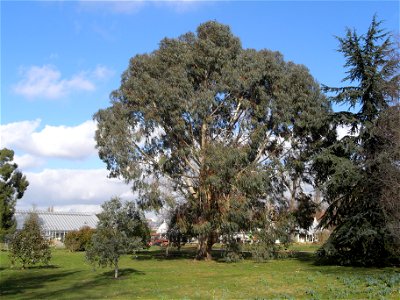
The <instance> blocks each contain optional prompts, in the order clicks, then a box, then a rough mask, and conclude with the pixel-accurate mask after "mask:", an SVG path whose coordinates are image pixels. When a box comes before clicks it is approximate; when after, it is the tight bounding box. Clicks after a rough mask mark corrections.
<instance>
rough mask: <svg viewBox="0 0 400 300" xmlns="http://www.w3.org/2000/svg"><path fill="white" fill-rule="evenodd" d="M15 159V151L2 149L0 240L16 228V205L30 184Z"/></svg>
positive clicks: (0, 159)
mask: <svg viewBox="0 0 400 300" xmlns="http://www.w3.org/2000/svg"><path fill="white" fill-rule="evenodd" d="M13 159H14V151H12V150H10V149H7V148H4V149H1V150H0V241H1V240H3V239H4V237H5V235H6V234H11V233H13V231H14V230H15V226H16V222H15V219H14V213H15V205H16V202H17V200H18V199H21V198H22V196H23V195H24V192H25V190H26V188H27V187H28V185H29V183H28V181H27V180H26V177H25V176H24V175H23V174H22V173H21V172H20V171H19V170H18V166H17V164H16V163H13Z"/></svg>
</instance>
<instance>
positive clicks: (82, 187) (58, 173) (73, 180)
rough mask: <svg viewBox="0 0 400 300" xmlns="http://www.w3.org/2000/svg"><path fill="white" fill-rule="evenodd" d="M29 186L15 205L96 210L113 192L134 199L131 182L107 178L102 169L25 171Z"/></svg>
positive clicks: (23, 207) (26, 207) (115, 194)
mask: <svg viewBox="0 0 400 300" xmlns="http://www.w3.org/2000/svg"><path fill="white" fill-rule="evenodd" d="M24 174H25V175H26V177H27V179H28V181H29V187H28V189H27V190H26V192H25V195H24V196H23V198H22V199H21V200H19V201H18V202H17V209H29V208H31V207H32V206H33V205H35V206H36V207H37V208H38V209H45V208H47V207H50V206H54V207H55V209H56V210H64V211H68V210H75V211H98V210H99V208H100V205H101V204H102V203H103V202H105V201H107V200H109V199H110V198H111V197H114V196H121V197H122V198H125V199H128V198H130V199H133V194H132V192H130V186H128V185H127V184H125V183H124V182H123V181H121V180H118V179H115V178H113V179H110V178H107V175H108V171H107V170H105V169H89V170H71V169H45V170H43V171H41V172H39V173H33V172H25V173H24Z"/></svg>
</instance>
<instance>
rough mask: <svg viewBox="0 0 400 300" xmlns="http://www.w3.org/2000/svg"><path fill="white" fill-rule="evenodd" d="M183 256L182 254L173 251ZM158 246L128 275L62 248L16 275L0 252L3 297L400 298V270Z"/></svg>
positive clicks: (127, 264)
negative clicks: (233, 258)
mask: <svg viewBox="0 0 400 300" xmlns="http://www.w3.org/2000/svg"><path fill="white" fill-rule="evenodd" d="M173 254H176V252H173ZM184 254H186V255H183V256H176V255H173V257H172V258H169V259H165V258H164V257H163V252H161V251H157V248H153V249H152V251H147V252H142V253H140V254H138V256H137V258H132V256H124V257H123V258H122V259H121V263H120V265H121V273H122V274H121V277H120V278H119V279H117V280H115V279H113V278H112V277H113V270H111V269H96V270H93V268H92V267H91V266H89V265H87V264H86V263H85V261H84V253H70V252H68V251H66V250H54V251H53V258H52V261H51V266H49V267H32V268H29V269H26V270H20V269H11V268H10V262H9V259H8V255H7V252H5V251H1V252H0V296H1V299H50V298H51V299H105V298H113V299H132V298H138V299H171V298H174V299H264V298H265V299H271V298H277V299H292V298H293V299H299V298H305V299H354V298H362V299H368V298H370V299H380V298H382V299H400V270H399V269H398V268H385V269H365V268H350V267H339V266H316V265H314V264H313V258H312V254H307V253H301V255H299V257H297V258H291V259H283V260H275V261H270V262H267V263H255V262H254V261H251V260H243V261H241V262H239V263H231V264H229V263H223V262H218V261H209V262H204V261H203V262H199V261H194V260H193V259H192V258H191V257H190V256H191V255H192V253H191V252H190V251H188V250H185V252H184Z"/></svg>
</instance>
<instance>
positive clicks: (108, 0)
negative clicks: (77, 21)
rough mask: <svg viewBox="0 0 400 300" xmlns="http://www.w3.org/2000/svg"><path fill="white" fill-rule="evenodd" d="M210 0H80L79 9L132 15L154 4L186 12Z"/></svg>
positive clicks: (178, 11)
mask: <svg viewBox="0 0 400 300" xmlns="http://www.w3.org/2000/svg"><path fill="white" fill-rule="evenodd" d="M205 2H210V3H211V2H212V0H210V1H208V0H206V1H198V0H179V1H178V0H161V1H156V0H150V1H144V0H114V1H113V0H103V1H101V0H100V1H98V0H93V1H87V0H84V1H80V2H79V9H80V10H82V11H88V12H103V13H113V14H124V15H131V14H135V13H138V12H139V11H140V10H142V9H143V8H144V7H145V6H146V5H153V6H155V7H160V8H165V7H167V8H170V9H172V10H174V11H175V12H177V13H185V12H188V11H192V10H194V9H196V8H197V7H198V6H200V5H204V3H205Z"/></svg>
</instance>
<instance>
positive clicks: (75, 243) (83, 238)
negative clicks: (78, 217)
mask: <svg viewBox="0 0 400 300" xmlns="http://www.w3.org/2000/svg"><path fill="white" fill-rule="evenodd" d="M94 232H95V229H92V228H90V227H89V226H84V227H82V228H81V229H79V230H73V231H70V232H68V233H67V235H66V236H65V240H64V245H65V248H67V249H68V250H70V251H71V252H75V251H85V250H86V249H87V248H88V245H89V243H90V241H91V239H92V235H93V234H94Z"/></svg>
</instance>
